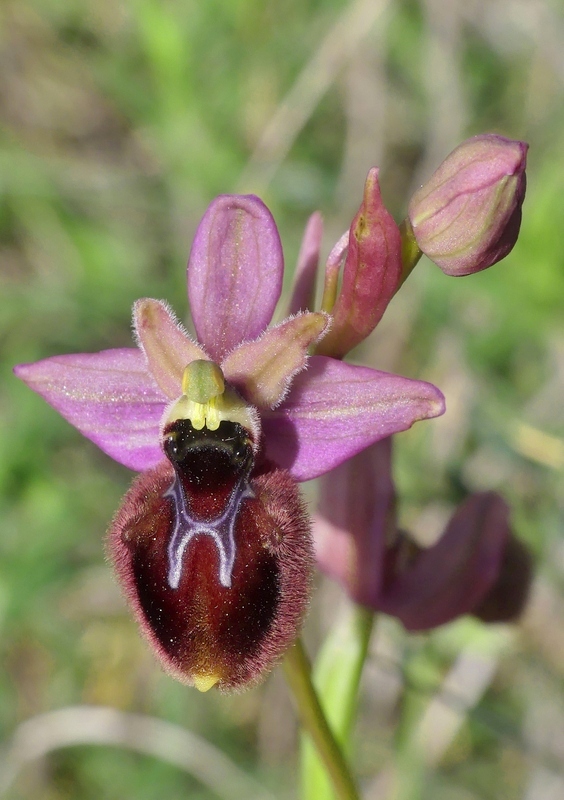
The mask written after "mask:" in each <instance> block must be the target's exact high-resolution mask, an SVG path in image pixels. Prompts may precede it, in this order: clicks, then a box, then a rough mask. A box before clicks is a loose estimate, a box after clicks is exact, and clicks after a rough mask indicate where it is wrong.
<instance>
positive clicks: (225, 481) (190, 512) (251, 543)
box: [108, 420, 313, 691]
mask: <svg viewBox="0 0 564 800" xmlns="http://www.w3.org/2000/svg"><path fill="white" fill-rule="evenodd" d="M164 448H165V452H166V454H167V456H168V458H169V460H170V462H171V463H169V461H166V460H163V461H162V462H161V463H160V464H159V465H158V466H157V467H155V468H154V469H152V470H150V471H148V472H145V473H143V474H142V475H140V476H139V477H138V478H137V480H136V481H135V482H134V484H133V486H132V487H131V489H130V490H129V492H128V493H127V494H126V496H125V498H124V500H123V503H122V506H121V508H120V509H119V511H118V512H117V514H116V517H115V519H114V521H113V523H112V525H111V527H110V530H109V533H108V548H109V552H110V555H111V557H112V559H113V562H114V564H115V567H116V571H117V574H118V578H119V580H120V581H121V584H122V587H123V589H124V592H125V595H126V597H127V599H128V600H129V603H130V604H131V607H132V609H133V612H134V614H135V616H136V618H137V619H138V621H139V623H140V625H141V629H142V631H143V633H144V634H145V636H146V637H147V639H148V640H149V642H150V643H151V644H152V646H153V647H154V649H155V651H156V653H157V655H158V657H159V658H160V660H161V662H162V664H163V666H164V668H165V669H166V670H167V671H168V672H170V673H171V674H173V675H174V676H175V677H176V678H178V679H179V680H181V681H182V682H184V683H189V684H192V685H194V686H196V687H197V688H199V689H201V690H204V691H205V690H207V689H209V688H211V687H212V686H214V685H217V686H218V687H219V688H220V689H223V690H233V689H239V688H242V687H244V686H246V685H247V684H250V683H255V682H257V681H258V680H260V679H261V678H262V677H263V675H264V674H265V672H266V671H267V670H268V669H269V668H271V667H272V666H273V665H274V663H275V662H276V660H277V659H278V658H279V657H280V656H281V655H282V653H283V652H284V650H285V649H286V648H287V647H288V646H289V645H290V644H291V643H292V641H293V640H294V638H295V636H296V635H297V631H298V628H299V625H300V623H301V620H302V617H303V614H304V612H305V609H306V606H307V602H308V598H309V587H310V578H311V571H312V565H313V551H312V544H311V536H310V530H309V522H308V519H307V515H306V512H305V509H304V506H303V503H302V501H301V499H300V496H299V493H298V490H297V487H296V484H295V483H294V481H293V480H292V478H291V477H290V476H289V474H288V473H287V472H286V471H284V470H272V471H266V472H262V474H256V473H254V472H253V464H254V462H253V451H252V447H251V445H250V442H249V439H248V434H247V432H246V431H245V429H244V428H243V427H242V426H240V425H238V424H237V423H232V422H222V423H221V424H220V426H219V428H218V429H217V430H215V431H210V430H208V429H207V428H204V429H203V430H194V429H193V428H192V426H191V423H190V422H189V421H187V420H178V421H176V422H175V423H173V424H172V425H170V426H168V428H167V429H166V430H165V433H164Z"/></svg>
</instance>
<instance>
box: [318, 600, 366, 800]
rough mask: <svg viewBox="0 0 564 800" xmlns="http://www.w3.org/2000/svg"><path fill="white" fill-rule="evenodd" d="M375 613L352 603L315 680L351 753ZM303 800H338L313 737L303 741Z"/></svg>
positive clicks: (331, 638) (328, 642)
mask: <svg viewBox="0 0 564 800" xmlns="http://www.w3.org/2000/svg"><path fill="white" fill-rule="evenodd" d="M373 624H374V613H373V612H372V611H371V610H370V609H367V608H364V607H363V606H352V607H351V609H350V611H348V612H347V613H346V614H344V615H343V616H342V617H341V618H340V619H339V620H338V621H337V622H336V624H335V625H333V627H332V629H331V631H330V633H329V635H328V636H327V638H326V640H325V642H324V643H323V646H322V648H321V650H320V652H319V654H318V655H317V658H316V663H315V669H314V673H313V681H314V685H315V688H316V690H317V694H318V697H319V700H320V702H321V707H322V708H323V711H324V713H325V716H326V718H327V721H328V723H329V725H330V726H331V730H332V731H333V734H334V736H335V738H336V740H337V742H338V743H339V744H340V746H341V747H342V748H343V752H344V754H345V757H347V756H348V755H349V754H350V740H351V732H352V729H353V726H354V721H355V718H356V712H357V706H358V690H359V686H360V681H361V677H362V671H363V668H364V664H365V661H366V657H367V654H368V647H369V644H370V635H371V633H372V628H373ZM302 781H303V787H304V796H303V800H335V792H334V791H333V789H332V787H331V783H330V781H329V779H328V777H327V773H326V772H325V769H324V767H323V764H322V763H321V761H320V759H319V756H318V754H317V753H316V751H315V749H314V747H313V746H312V744H311V741H310V740H309V739H306V738H305V737H304V741H303V743H302Z"/></svg>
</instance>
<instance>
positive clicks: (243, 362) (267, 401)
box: [222, 312, 329, 409]
mask: <svg viewBox="0 0 564 800" xmlns="http://www.w3.org/2000/svg"><path fill="white" fill-rule="evenodd" d="M328 325H329V316H328V315H327V314H323V313H319V312H318V313H314V312H307V313H305V314H298V316H296V317H292V318H290V319H287V320H285V321H284V322H282V323H281V324H280V325H277V326H276V327H275V328H269V329H268V330H267V331H265V333H263V335H262V336H261V337H260V338H259V339H256V340H255V341H254V342H246V343H245V344H242V345H240V346H239V347H237V348H236V349H235V350H234V351H233V352H232V353H230V354H229V355H228V356H227V358H226V359H225V361H224V362H223V364H222V369H223V372H224V374H225V378H226V380H227V381H229V383H231V384H232V385H233V386H235V387H236V388H239V389H240V390H241V392H242V393H243V394H244V395H245V397H246V398H247V400H249V401H250V402H251V403H253V404H254V405H256V406H257V407H258V408H259V409H265V408H274V406H277V405H278V404H279V403H280V402H281V401H282V400H283V398H284V397H285V396H286V393H287V391H288V387H289V386H290V383H291V381H292V379H293V377H294V376H295V375H296V374H297V373H298V372H301V370H302V369H303V368H304V367H305V365H306V363H307V353H308V348H309V347H310V346H311V345H312V344H315V342H318V341H319V339H320V338H321V337H322V336H323V334H324V332H325V331H326V330H327V328H328Z"/></svg>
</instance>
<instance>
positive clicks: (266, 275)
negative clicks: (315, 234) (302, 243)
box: [188, 195, 284, 363]
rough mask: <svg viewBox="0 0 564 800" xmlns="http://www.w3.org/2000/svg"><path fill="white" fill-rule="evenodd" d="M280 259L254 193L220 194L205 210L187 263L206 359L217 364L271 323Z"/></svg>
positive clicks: (267, 216) (272, 228)
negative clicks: (206, 353)
mask: <svg viewBox="0 0 564 800" xmlns="http://www.w3.org/2000/svg"><path fill="white" fill-rule="evenodd" d="M283 271H284V258H283V255H282V245H281V243H280V236H279V234H278V229H277V228H276V223H275V222H274V219H273V217H272V214H271V213H270V211H269V210H268V208H267V207H266V206H265V205H264V203H263V202H262V201H261V200H259V199H258V197H255V196H254V195H220V197H217V198H216V199H215V200H214V201H213V202H212V203H211V204H210V205H209V207H208V209H207V211H206V213H205V214H204V217H203V219H202V221H201V222H200V225H199V227H198V230H197V232H196V236H195V238H194V243H193V245H192V252H191V253H190V259H189V261H188V296H189V299H190V308H191V311H192V318H193V320H194V325H195V327H196V331H197V334H198V339H199V341H200V342H202V344H203V346H204V347H205V349H206V351H207V352H208V353H209V354H210V356H211V358H212V359H213V360H214V361H216V362H217V363H220V362H221V361H222V360H223V358H224V357H225V356H226V355H227V353H229V352H230V351H231V350H233V348H234V347H236V346H237V345H239V344H241V342H243V341H247V340H251V339H256V338H257V336H259V335H260V334H261V333H262V332H263V331H264V329H265V328H266V327H267V325H268V323H269V322H270V320H271V319H272V314H273V313H274V308H275V306H276V303H277V302H278V298H279V297H280V292H281V289H282V274H283Z"/></svg>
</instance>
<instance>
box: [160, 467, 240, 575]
mask: <svg viewBox="0 0 564 800" xmlns="http://www.w3.org/2000/svg"><path fill="white" fill-rule="evenodd" d="M254 496H255V495H254V492H253V490H252V489H251V487H250V486H249V484H248V482H247V478H246V476H245V475H244V476H242V477H241V478H240V479H239V481H238V482H237V484H236V485H235V487H234V489H233V491H232V492H231V496H230V497H229V500H228V501H227V506H226V508H225V511H223V513H222V514H219V516H217V517H215V518H214V519H208V520H200V519H196V518H194V517H193V516H192V515H191V514H190V511H189V509H188V500H187V497H186V492H185V491H184V488H183V486H182V483H181V481H180V479H179V477H178V475H177V474H175V475H174V481H173V483H172V485H171V486H170V487H169V488H168V489H167V491H166V492H165V493H164V495H163V497H172V500H173V502H174V511H175V521H174V530H173V532H172V536H171V537H170V540H169V543H168V585H169V586H170V588H171V589H178V586H179V584H180V578H181V577H182V558H183V556H184V551H185V550H186V548H187V547H188V544H189V543H190V541H191V540H192V539H194V538H195V537H196V536H200V535H205V536H211V537H212V538H213V540H214V542H215V545H216V547H217V549H218V552H219V582H220V584H221V585H222V586H225V587H226V588H227V589H228V588H229V587H230V586H231V576H232V572H233V564H234V562H235V550H236V548H235V539H234V536H233V532H234V529H235V523H236V521H237V514H238V513H239V507H240V504H241V502H242V501H243V500H244V499H245V498H246V497H254Z"/></svg>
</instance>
